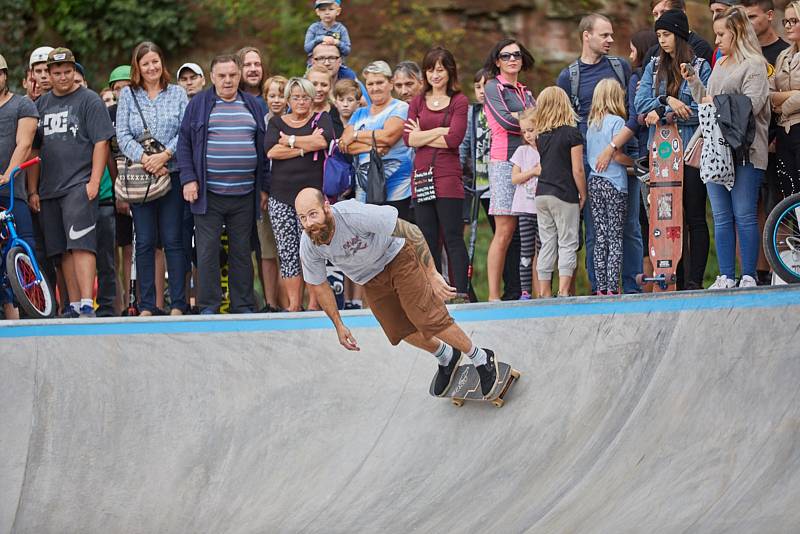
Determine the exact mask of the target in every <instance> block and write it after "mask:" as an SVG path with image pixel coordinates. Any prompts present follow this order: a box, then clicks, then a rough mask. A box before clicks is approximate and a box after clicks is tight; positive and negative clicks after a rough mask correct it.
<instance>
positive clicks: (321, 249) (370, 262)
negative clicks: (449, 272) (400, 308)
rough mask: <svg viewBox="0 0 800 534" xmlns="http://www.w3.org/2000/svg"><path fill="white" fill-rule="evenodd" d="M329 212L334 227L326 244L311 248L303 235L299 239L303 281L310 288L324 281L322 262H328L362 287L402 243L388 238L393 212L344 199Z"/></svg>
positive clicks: (394, 238) (391, 230)
mask: <svg viewBox="0 0 800 534" xmlns="http://www.w3.org/2000/svg"><path fill="white" fill-rule="evenodd" d="M331 210H332V211H333V217H334V220H335V224H336V228H335V230H334V233H333V239H332V240H331V244H330V245H320V246H317V245H315V244H314V243H313V242H312V241H311V238H309V237H308V235H306V233H305V232H303V237H302V238H301V239H300V259H301V260H302V262H303V278H304V279H305V281H306V282H308V283H309V284H313V285H319V284H321V283H323V282H325V281H326V280H327V277H328V275H327V270H326V268H325V262H326V261H330V262H331V263H332V264H333V265H334V266H336V267H338V268H339V269H341V270H342V271H343V272H344V274H345V275H346V276H347V277H348V278H350V279H351V280H352V281H353V282H355V283H356V284H366V283H367V282H369V281H370V280H372V279H373V278H375V277H376V276H377V275H379V274H380V273H381V271H383V269H384V267H386V265H388V264H389V262H391V261H392V260H393V259H394V258H395V256H397V254H398V253H399V252H400V250H401V249H402V248H403V245H404V244H405V242H406V240H405V239H403V238H402V237H393V236H392V232H394V227H395V225H396V224H397V209H395V208H393V207H392V206H374V205H372V204H363V203H361V202H358V201H357V200H347V201H345V202H338V203H337V204H336V205H334V206H331Z"/></svg>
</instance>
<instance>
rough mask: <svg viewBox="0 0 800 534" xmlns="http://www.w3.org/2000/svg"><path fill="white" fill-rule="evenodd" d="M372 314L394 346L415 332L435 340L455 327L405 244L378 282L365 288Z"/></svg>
mask: <svg viewBox="0 0 800 534" xmlns="http://www.w3.org/2000/svg"><path fill="white" fill-rule="evenodd" d="M364 290H365V292H366V294H367V300H368V301H369V305H370V308H372V313H373V314H374V315H375V318H376V319H378V322H379V323H380V324H381V328H383V331H384V333H385V334H386V337H387V338H389V341H390V342H391V343H392V345H397V344H398V343H400V342H401V341H402V340H403V339H405V338H406V337H408V336H410V335H411V334H413V333H415V332H419V333H421V334H422V335H423V336H425V337H426V338H432V337H435V336H436V335H437V334H439V333H441V332H442V331H444V330H446V329H447V328H448V327H450V325H452V324H453V323H454V321H453V318H452V317H450V314H449V313H448V311H447V308H446V307H445V305H444V302H443V301H442V300H440V299H439V298H437V297H436V295H434V293H433V288H432V287H431V284H430V282H429V281H428V277H427V275H426V274H425V272H424V270H423V267H422V265H421V264H420V263H419V260H418V259H417V255H416V253H415V252H414V249H413V248H412V247H411V245H409V244H408V243H406V244H405V245H404V246H403V248H402V249H401V250H400V252H399V253H398V254H397V256H396V257H395V258H394V259H393V260H392V261H391V262H389V264H388V265H387V266H386V267H385V268H384V269H383V271H381V273H380V274H378V275H377V276H376V277H375V278H373V279H372V280H370V281H369V282H367V283H366V284H365V285H364Z"/></svg>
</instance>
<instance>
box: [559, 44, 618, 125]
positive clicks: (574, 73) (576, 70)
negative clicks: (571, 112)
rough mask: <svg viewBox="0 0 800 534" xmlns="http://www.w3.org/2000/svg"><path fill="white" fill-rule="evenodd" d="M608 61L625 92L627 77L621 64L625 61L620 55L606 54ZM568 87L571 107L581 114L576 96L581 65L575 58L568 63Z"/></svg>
mask: <svg viewBox="0 0 800 534" xmlns="http://www.w3.org/2000/svg"><path fill="white" fill-rule="evenodd" d="M606 59H608V62H609V63H611V68H612V69H613V70H614V75H615V76H616V77H617V80H619V83H620V84H621V85H622V88H623V89H624V90H625V92H627V91H628V78H627V77H626V76H625V68H624V67H623V66H622V62H623V61H625V60H624V59H622V58H621V57H618V56H606ZM568 69H569V87H570V100H571V101H572V107H573V108H574V109H575V113H577V114H578V116H580V115H581V101H580V98H579V97H578V90H579V89H580V86H581V67H580V64H579V63H578V60H577V59H576V60H575V61H573V62H572V63H570V65H569V67H568Z"/></svg>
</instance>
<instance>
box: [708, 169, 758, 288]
mask: <svg viewBox="0 0 800 534" xmlns="http://www.w3.org/2000/svg"><path fill="white" fill-rule="evenodd" d="M763 178H764V171H763V170H760V169H756V168H755V167H753V164H752V163H748V164H747V165H737V166H736V181H735V182H734V184H733V189H731V190H730V191H728V190H727V189H725V187H724V186H721V185H719V184H714V183H711V182H709V183H707V184H706V187H707V188H708V198H709V199H710V200H711V211H712V214H713V216H714V232H715V234H714V240H715V242H716V244H717V260H718V261H719V272H720V274H724V275H725V276H727V277H728V278H730V279H731V280H733V279H734V278H735V276H736V234H737V232H738V234H739V239H740V241H741V243H740V245H739V246H740V252H741V260H742V275H749V276H752V277H753V278H755V277H756V263H757V262H758V245H759V239H760V232H759V230H758V190H759V188H760V187H761V180H762V179H763ZM734 225H735V226H734Z"/></svg>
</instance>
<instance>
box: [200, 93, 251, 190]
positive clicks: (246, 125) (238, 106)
mask: <svg viewBox="0 0 800 534" xmlns="http://www.w3.org/2000/svg"><path fill="white" fill-rule="evenodd" d="M255 139H256V120H255V118H254V117H253V115H252V114H251V113H250V111H249V110H248V109H247V107H246V106H245V105H244V102H242V101H241V100H238V99H237V100H235V101H233V102H225V101H224V100H220V99H217V101H216V103H215V104H214V109H213V110H212V111H211V116H210V117H209V120H208V146H207V148H206V162H207V166H208V190H209V191H210V192H212V193H216V194H218V195H230V196H234V195H237V196H238V195H246V194H248V193H251V192H252V191H253V190H254V189H255V176H256V163H257V160H258V155H257V153H256V142H255Z"/></svg>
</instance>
